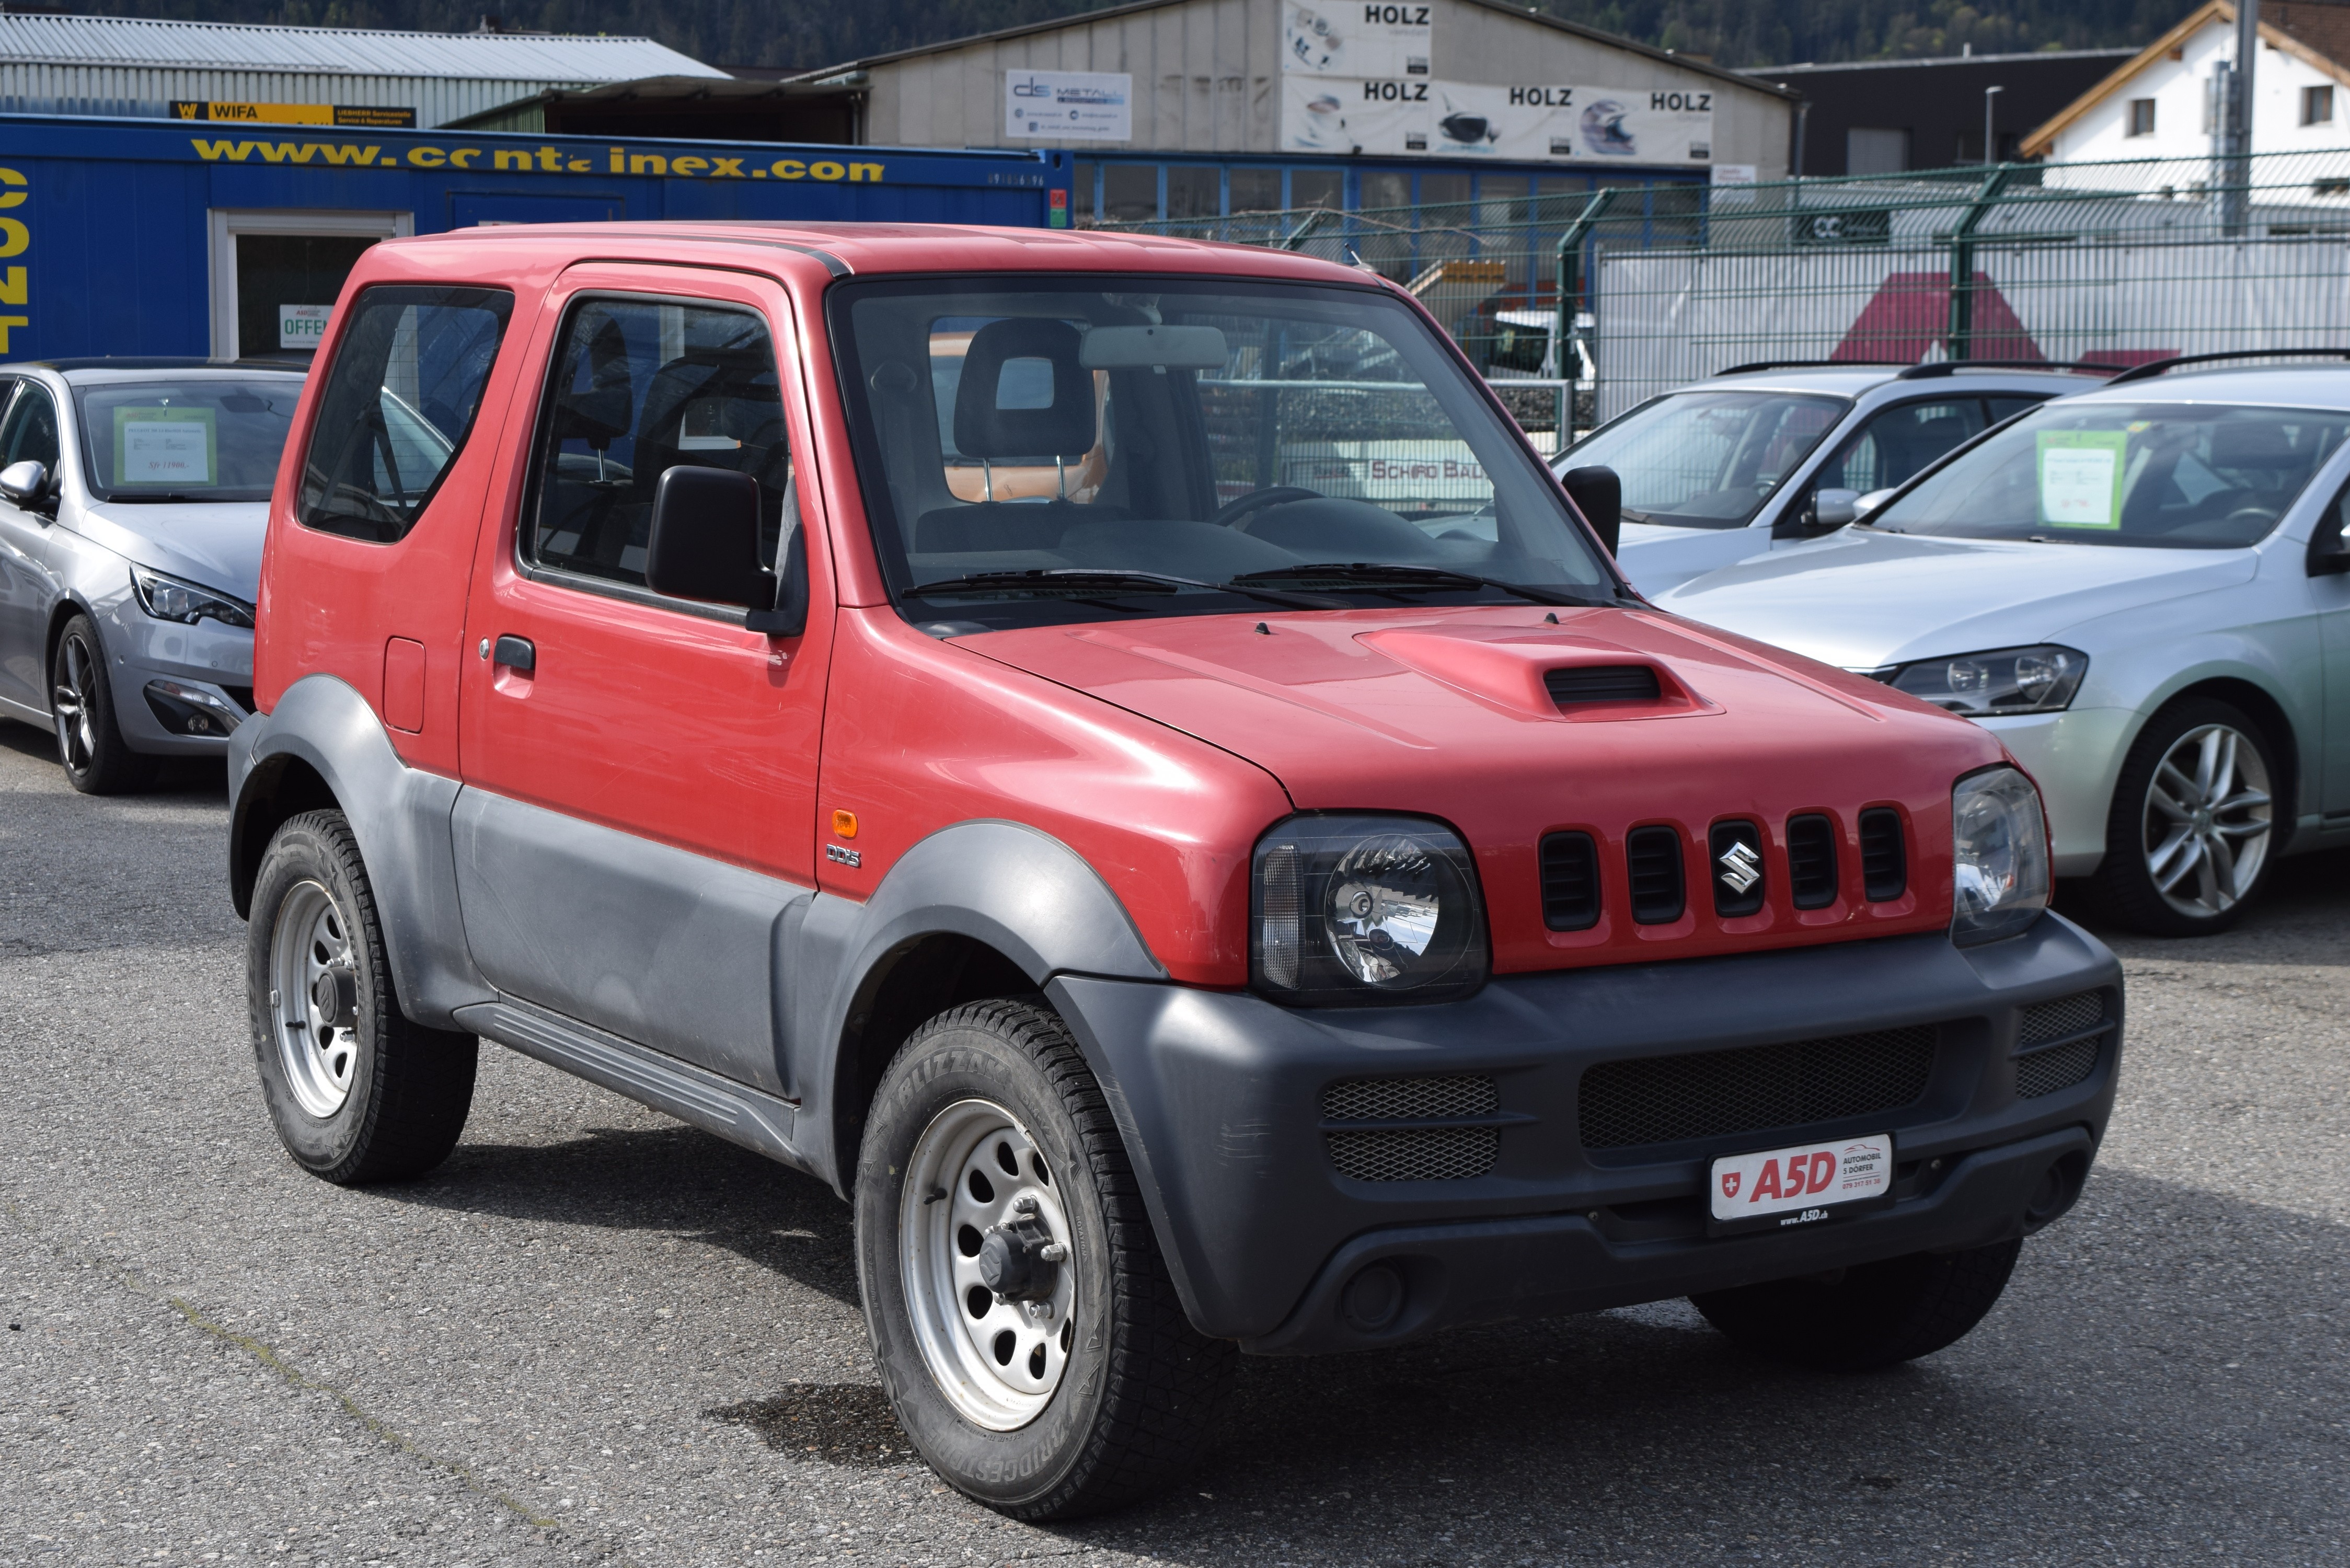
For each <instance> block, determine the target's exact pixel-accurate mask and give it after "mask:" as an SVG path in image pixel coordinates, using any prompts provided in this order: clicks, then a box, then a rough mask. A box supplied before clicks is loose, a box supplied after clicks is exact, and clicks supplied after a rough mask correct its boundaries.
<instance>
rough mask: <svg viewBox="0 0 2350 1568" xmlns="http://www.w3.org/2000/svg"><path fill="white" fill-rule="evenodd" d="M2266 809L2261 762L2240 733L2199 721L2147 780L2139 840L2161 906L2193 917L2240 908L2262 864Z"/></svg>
mask: <svg viewBox="0 0 2350 1568" xmlns="http://www.w3.org/2000/svg"><path fill="white" fill-rule="evenodd" d="M2273 810H2274V807H2273V804H2272V797H2271V794H2270V791H2269V770H2268V764H2267V763H2264V762H2263V761H2262V758H2261V753H2260V749H2259V747H2257V746H2255V745H2254V744H2253V743H2252V741H2251V737H2250V736H2248V735H2246V734H2245V733H2244V732H2242V731H2241V730H2238V729H2236V728H2234V727H2233V726H2231V725H2228V724H2199V725H2197V726H2196V727H2195V728H2193V729H2191V730H2189V731H2188V732H2186V733H2185V734H2183V735H2181V736H2179V737H2178V740H2177V741H2175V742H2172V743H2171V746H2170V749H2169V750H2168V751H2167V752H2165V753H2163V757H2162V761H2161V762H2159V763H2156V764H2155V769H2154V776H2153V777H2152V778H2151V779H2149V780H2147V786H2146V806H2145V812H2144V817H2143V823H2142V842H2143V844H2144V846H2145V852H2146V870H2147V877H2150V878H2152V880H2153V882H2154V890H2155V891H2156V892H2157V893H2158V894H2160V895H2161V896H2162V901H2163V902H2164V903H2166V904H2168V905H2169V906H2170V907H2171V908H2172V909H2175V910H2177V911H2178V913H2180V914H2182V915H2186V916H2188V917H2189V918H2190V919H2205V920H2208V919H2214V918H2215V917H2217V916H2220V915H2224V914H2226V913H2227V912H2228V911H2229V910H2230V909H2234V908H2235V907H2236V906H2237V905H2238V904H2240V903H2241V902H2242V901H2243V899H2244V897H2245V895H2246V894H2248V893H2250V892H2251V888H2252V885H2253V884H2254V883H2255V882H2257V881H2259V880H2260V875H2261V869H2262V867H2263V866H2265V865H2266V864H2267V863H2268V854H2269V839H2270V836H2271V833H2272V828H2273V826H2274V825H2273V822H2272V813H2273Z"/></svg>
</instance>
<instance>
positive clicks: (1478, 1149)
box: [1322, 1073, 1502, 1181]
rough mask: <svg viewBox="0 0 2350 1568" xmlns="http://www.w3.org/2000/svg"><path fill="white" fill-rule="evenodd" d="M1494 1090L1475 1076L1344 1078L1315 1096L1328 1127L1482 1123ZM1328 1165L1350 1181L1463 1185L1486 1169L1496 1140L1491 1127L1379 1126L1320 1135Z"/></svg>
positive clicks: (1494, 1104) (1497, 1147)
mask: <svg viewBox="0 0 2350 1568" xmlns="http://www.w3.org/2000/svg"><path fill="white" fill-rule="evenodd" d="M1501 1104H1502V1096H1501V1091H1500V1090H1499V1088H1497V1087H1496V1086H1495V1085H1494V1083H1493V1080H1492V1079H1491V1078H1488V1077H1486V1076H1484V1075H1482V1074H1475V1073H1463V1074H1456V1075H1449V1076H1440V1077H1439V1076H1430V1077H1423V1078H1349V1079H1347V1080H1345V1081H1343V1082H1341V1083H1336V1084H1333V1085H1330V1086H1329V1087H1328V1088H1326V1089H1324V1090H1323V1091H1322V1117H1323V1119H1324V1120H1325V1121H1333V1122H1403V1121H1425V1122H1444V1121H1452V1120H1460V1119H1465V1118H1468V1117H1471V1116H1492V1115H1493V1114H1494V1113H1495V1112H1496V1111H1498V1110H1499V1109H1500V1108H1501ZM1323 1139H1324V1141H1325V1142H1326V1144H1327V1145H1328V1146H1329V1149H1330V1163H1331V1164H1333V1165H1335V1166H1336V1167H1337V1168H1338V1174H1339V1175H1341V1176H1345V1177H1350V1178H1352V1179H1355V1180H1357V1181H1466V1180H1468V1179H1471V1178H1472V1177H1478V1176H1482V1175H1484V1174H1485V1173H1486V1172H1487V1171H1489V1170H1491V1169H1492V1168H1493V1161H1494V1159H1495V1158H1496V1157H1497V1156H1498V1155H1499V1154H1500V1151H1501V1147H1502V1133H1501V1129H1500V1128H1499V1127H1380V1128H1378V1129H1376V1130H1370V1129H1367V1130H1364V1131H1361V1132H1327V1133H1325V1134H1324V1135H1323Z"/></svg>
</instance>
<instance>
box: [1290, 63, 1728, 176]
mask: <svg viewBox="0 0 2350 1568" xmlns="http://www.w3.org/2000/svg"><path fill="white" fill-rule="evenodd" d="M1281 85H1282V94H1281V132H1282V134H1281V145H1282V149H1283V151H1292V152H1330V153H1337V154H1341V155H1345V154H1348V153H1372V154H1382V155H1386V156H1390V157H1392V156H1397V155H1400V154H1411V155H1425V156H1429V157H1436V158H1492V159H1500V160H1506V161H1510V162H1513V163H1547V162H1560V163H1567V162H1574V163H1643V164H1659V163H1663V164H1690V163H1711V162H1712V161H1713V94H1712V93H1711V92H1710V91H1703V90H1699V91H1690V90H1687V89H1679V88H1675V89H1658V90H1650V89H1647V88H1642V89H1638V90H1630V89H1626V88H1591V87H1490V86H1486V85H1484V84H1482V83H1474V82H1446V81H1430V80H1424V79H1419V78H1400V79H1399V78H1387V79H1384V80H1381V79H1367V80H1347V79H1344V78H1333V77H1307V76H1304V75H1294V76H1290V77H1285V78H1283V81H1282V84H1281Z"/></svg>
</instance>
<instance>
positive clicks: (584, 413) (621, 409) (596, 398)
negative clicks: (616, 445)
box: [555, 386, 635, 445]
mask: <svg viewBox="0 0 2350 1568" xmlns="http://www.w3.org/2000/svg"><path fill="white" fill-rule="evenodd" d="M555 421H556V431H555V439H556V440H557V441H590V442H593V443H596V444H598V445H601V444H603V443H604V442H607V441H617V440H619V438H620V437H622V436H624V435H627V434H628V433H629V430H630V428H631V427H632V426H633V425H634V423H635V421H634V420H633V419H632V418H631V417H630V414H629V389H628V388H627V387H625V386H620V387H598V388H596V389H593V390H590V391H586V392H566V393H564V394H563V396H562V398H561V399H560V400H557V402H556V405H555Z"/></svg>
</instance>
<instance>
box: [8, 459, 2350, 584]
mask: <svg viewBox="0 0 2350 1568" xmlns="http://www.w3.org/2000/svg"><path fill="white" fill-rule="evenodd" d="M14 472H16V470H15V469H10V470H8V471H7V472H6V473H0V488H5V486H6V484H7V483H8V474H9V473H14ZM2345 572H2350V530H2345V528H2344V527H2343V525H2342V513H2341V510H2340V509H2339V508H2338V507H2334V506H2329V507H2327V508H2326V509H2325V513H2324V515H2323V516H2321V517H2320V518H2318V520H2317V532H2316V533H2315V534H2313V535H2310V540H2309V575H2310V576H2313V577H2338V576H2342V575H2343V574H2344V573H2345Z"/></svg>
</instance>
